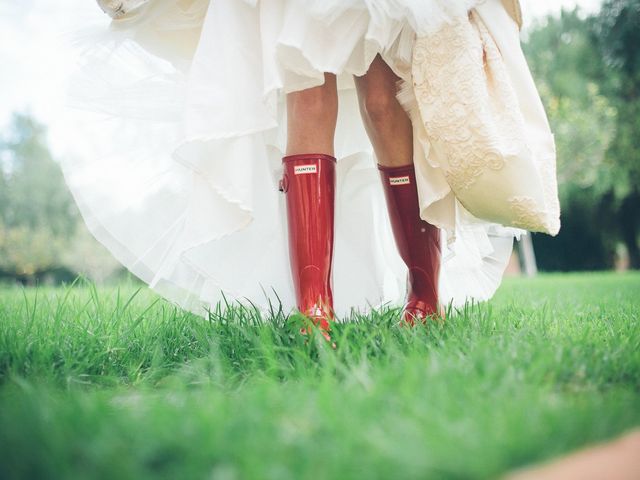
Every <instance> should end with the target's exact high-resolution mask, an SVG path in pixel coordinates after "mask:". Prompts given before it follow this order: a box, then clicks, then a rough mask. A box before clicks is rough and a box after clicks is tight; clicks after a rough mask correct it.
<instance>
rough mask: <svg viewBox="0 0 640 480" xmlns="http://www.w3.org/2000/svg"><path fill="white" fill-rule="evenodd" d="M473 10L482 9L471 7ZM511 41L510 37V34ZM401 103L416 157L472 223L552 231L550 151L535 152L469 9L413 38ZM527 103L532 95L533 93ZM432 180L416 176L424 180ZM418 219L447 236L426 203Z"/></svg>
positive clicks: (554, 202) (525, 120) (555, 211)
mask: <svg viewBox="0 0 640 480" xmlns="http://www.w3.org/2000/svg"><path fill="white" fill-rule="evenodd" d="M478 8H479V9H480V8H482V7H478ZM516 41H517V38H516ZM412 81H413V83H412V85H411V86H410V87H411V88H409V87H408V86H405V89H404V92H403V93H402V99H403V101H404V103H405V104H406V105H407V106H408V108H409V110H410V112H411V115H412V118H413V123H414V130H415V134H416V137H417V138H418V140H419V142H420V143H421V144H422V145H421V146H422V149H423V150H424V152H425V156H424V161H425V162H427V163H428V164H429V166H430V167H433V168H435V169H436V170H437V172H438V173H439V174H441V175H443V176H444V178H445V180H446V183H447V184H448V186H449V188H450V189H451V192H452V193H453V194H454V195H455V199H456V201H457V202H459V203H460V204H461V205H462V206H463V207H464V208H465V209H466V210H467V211H468V212H469V213H471V214H472V215H473V216H475V217H476V218H477V219H479V220H484V221H487V222H491V223H496V224H500V225H502V226H504V227H514V228H519V229H526V230H530V231H535V232H545V233H549V234H552V235H555V234H556V233H557V232H558V230H559V227H560V223H559V204H558V199H557V185H556V182H555V151H554V150H553V149H552V148H551V149H549V148H547V150H546V151H545V150H542V151H541V149H540V146H538V145H535V144H534V142H535V138H533V137H531V136H530V135H529V134H528V128H527V124H531V123H532V122H534V123H536V128H537V129H538V130H541V129H540V126H542V130H546V134H547V135H548V137H549V140H548V141H547V142H546V145H547V146H553V139H552V135H551V132H550V130H549V128H548V124H547V123H546V118H542V119H541V118H538V117H534V118H531V116H529V117H527V114H526V111H527V110H526V109H525V108H523V105H521V104H520V101H523V102H525V101H527V102H529V101H531V99H530V96H529V97H525V98H518V95H517V93H516V90H515V89H514V86H513V82H512V78H511V77H510V74H509V71H508V68H507V65H506V63H505V59H504V58H503V55H502V54H501V51H500V48H499V47H498V45H497V44H496V40H495V39H494V37H493V36H492V35H491V33H490V32H489V30H488V29H487V26H486V25H485V23H484V22H483V20H482V19H481V18H480V16H479V14H478V12H477V11H476V10H472V11H471V12H470V13H469V15H468V16H467V15H465V16H460V17H459V18H458V19H456V21H455V22H451V23H445V24H443V25H442V27H441V28H440V30H438V31H437V32H435V33H433V34H429V35H424V36H420V37H418V38H417V40H416V43H415V45H414V51H413V64H412ZM534 97H535V98H534V100H535V99H537V94H535V92H534ZM431 182H433V180H432V179H424V181H423V183H424V184H425V185H429V183H431ZM429 196H430V195H429V192H427V191H426V189H425V192H424V195H423V197H424V198H427V200H426V202H425V205H423V216H425V217H426V219H427V220H429V221H432V222H435V223H436V224H438V225H440V226H441V227H442V228H445V229H447V230H448V232H449V236H450V237H455V235H456V232H455V228H454V226H453V224H452V223H451V222H450V220H449V219H446V220H444V219H442V218H440V217H441V215H439V214H438V212H437V211H436V209H434V208H433V206H434V204H435V201H430V200H429Z"/></svg>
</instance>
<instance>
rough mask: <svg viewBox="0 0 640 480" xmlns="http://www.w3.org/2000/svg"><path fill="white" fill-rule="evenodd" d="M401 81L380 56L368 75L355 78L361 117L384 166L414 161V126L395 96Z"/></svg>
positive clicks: (380, 162) (400, 164)
mask: <svg viewBox="0 0 640 480" xmlns="http://www.w3.org/2000/svg"><path fill="white" fill-rule="evenodd" d="M398 80H400V79H399V78H398V77H397V76H396V74H395V73H393V71H392V70H391V68H390V67H389V66H388V65H387V64H386V63H385V62H384V60H382V57H380V55H378V56H377V57H376V58H375V60H374V61H373V63H372V64H371V66H370V67H369V71H368V72H367V73H366V74H364V75H363V76H362V77H355V81H356V88H357V90H358V99H359V101H360V112H361V114H362V119H363V120H364V125H365V128H366V130H367V133H368V135H369V138H370V139H371V143H372V144H373V149H374V151H375V152H376V157H377V158H378V163H379V164H380V165H383V166H385V167H397V166H402V165H409V164H411V163H412V162H413V129H412V127H411V120H410V119H409V116H408V115H407V113H406V112H405V110H404V109H403V108H402V105H400V102H399V101H398V99H397V98H396V93H397V91H398V87H397V83H398Z"/></svg>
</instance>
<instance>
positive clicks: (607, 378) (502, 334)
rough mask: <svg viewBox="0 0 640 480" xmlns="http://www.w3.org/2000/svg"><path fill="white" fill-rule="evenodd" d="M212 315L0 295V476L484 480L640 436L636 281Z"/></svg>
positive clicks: (109, 300) (145, 296)
mask: <svg viewBox="0 0 640 480" xmlns="http://www.w3.org/2000/svg"><path fill="white" fill-rule="evenodd" d="M397 315H398V312H397V311H387V312H382V313H380V314H377V315H372V316H369V317H363V318H353V319H351V320H350V321H349V322H347V323H345V324H341V325H337V326H336V327H335V329H334V338H335V341H336V343H337V345H338V346H337V349H336V350H332V349H331V348H330V347H329V346H328V345H327V344H326V343H325V342H324V341H323V340H321V339H320V338H318V337H319V336H316V337H315V338H312V341H310V342H308V343H307V344H305V341H304V339H303V338H302V337H301V336H300V335H298V333H297V332H298V330H299V328H300V319H295V318H293V319H289V320H287V319H285V318H283V317H282V316H275V317H273V318H269V319H265V320H264V321H260V320H259V319H258V318H257V316H256V315H255V314H254V313H252V312H248V311H241V310H236V311H233V312H228V313H227V314H225V315H224V316H222V315H214V318H212V319H211V320H210V321H206V320H203V319H201V318H199V317H195V316H193V315H191V314H187V313H184V312H182V311H179V310H177V309H175V308H174V307H172V306H171V305H169V304H167V303H166V302H164V301H162V300H158V299H157V298H156V297H155V296H154V295H153V294H151V293H149V292H148V291H147V290H146V289H145V290H142V291H139V292H138V293H137V294H135V288H134V287H123V288H121V289H120V290H116V289H95V288H92V287H91V286H90V285H89V286H88V285H82V286H76V287H74V288H71V289H66V290H65V289H50V288H40V289H37V290H35V289H27V290H22V289H18V288H4V289H1V290H0V478H2V479H4V478H11V479H14V478H15V479H20V478H60V479H65V478H74V479H76V478H77V479H82V478H113V479H127V478H131V479H145V478H166V479H200V478H202V479H221V480H222V479H245V478H247V479H253V478H274V479H278V480H281V479H304V478H310V479H311V478H313V479H322V478H339V479H344V478H367V479H372V478H394V479H395V478H448V479H462V478H496V477H498V476H500V475H501V474H503V473H504V472H507V471H509V470H511V469H513V468H517V467H520V466H523V465H526V464H529V463H533V462H539V461H543V460H546V459H549V458H552V457H554V456H556V455H560V454H563V453H565V452H569V451H571V450H573V449H575V448H578V447H581V446H583V445H586V444H589V443H591V442H595V441H600V440H605V439H609V438H612V437H614V436H616V435H618V434H620V433H622V432H625V431H627V430H629V429H631V428H633V427H635V426H638V425H640V329H639V327H638V318H639V317H640V275H639V274H637V273H634V274H624V275H622V274H620V275H618V274H611V273H609V274H604V273H603V274H582V275H573V274H572V275H542V276H540V277H538V278H536V279H532V280H525V279H519V280H512V279H508V280H507V281H505V283H504V285H503V286H502V287H501V289H500V291H499V292H498V294H497V295H496V297H495V298H494V299H493V300H492V301H491V302H489V303H487V304H481V305H473V306H469V307H467V308H465V309H462V310H461V311H458V312H456V313H452V314H451V315H450V316H449V318H448V321H447V322H446V323H445V324H444V325H442V326H437V325H434V326H431V327H430V328H429V329H425V328H415V329H409V328H399V327H397V326H396V322H397Z"/></svg>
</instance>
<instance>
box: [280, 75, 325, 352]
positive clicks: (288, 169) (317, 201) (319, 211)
mask: <svg viewBox="0 0 640 480" xmlns="http://www.w3.org/2000/svg"><path fill="white" fill-rule="evenodd" d="M287 114H288V139H287V155H286V156H285V157H284V158H283V159H282V164H283V177H282V181H281V183H280V189H281V191H282V192H284V193H285V195H286V205H287V224H288V231H289V260H290V266H291V274H292V279H293V285H294V289H295V294H296V303H297V306H298V310H299V311H300V312H301V313H302V314H303V315H305V316H307V317H308V318H310V319H311V320H312V321H313V323H314V324H315V325H317V326H318V327H319V328H320V331H321V332H322V334H323V335H324V337H325V339H327V340H330V336H329V333H328V331H329V330H330V322H331V321H332V320H333V292H332V278H331V277H332V275H331V268H332V261H333V227H334V211H335V207H334V203H335V187H336V159H335V158H334V146H333V142H334V137H335V129H336V122H337V118H338V93H337V88H336V77H335V75H331V74H325V83H324V84H323V85H321V86H319V87H315V88H309V89H307V90H303V91H300V92H294V93H290V94H289V95H288V96H287ZM302 332H303V333H306V332H307V330H306V328H303V329H302Z"/></svg>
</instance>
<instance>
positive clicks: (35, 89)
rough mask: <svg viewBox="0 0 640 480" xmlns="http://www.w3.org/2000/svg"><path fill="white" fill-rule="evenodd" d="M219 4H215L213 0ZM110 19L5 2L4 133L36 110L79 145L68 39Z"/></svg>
mask: <svg viewBox="0 0 640 480" xmlns="http://www.w3.org/2000/svg"><path fill="white" fill-rule="evenodd" d="M213 1H215V0H213ZM601 3H602V0H523V1H522V7H523V11H524V16H525V23H526V25H531V22H532V20H533V19H535V18H539V17H541V16H544V15H547V14H549V13H554V14H557V13H558V12H559V11H560V9H561V8H563V7H564V8H573V7H574V6H576V5H577V6H580V7H581V8H582V9H584V10H585V11H586V12H593V11H597V10H598V8H599V6H600V5H601ZM95 23H97V24H101V25H107V24H108V23H109V18H108V17H107V16H106V15H105V14H104V13H103V12H102V11H101V10H100V9H99V8H98V6H97V4H96V3H95V1H94V0H55V1H52V0H20V1H0V129H1V128H4V127H5V126H6V125H7V123H8V121H9V119H10V118H11V114H12V112H15V111H28V112H31V113H32V114H33V115H34V116H35V117H36V118H38V119H39V120H40V121H41V122H43V123H45V124H47V125H48V126H49V129H50V133H49V139H50V142H51V146H52V149H53V150H54V153H55V152H56V151H59V150H60V147H63V146H64V145H68V144H69V142H73V141H74V132H72V131H69V130H68V128H66V127H64V125H65V122H56V119H60V118H61V117H63V116H64V110H65V95H66V86H65V85H66V77H67V74H68V72H69V71H71V70H72V67H73V55H72V50H71V48H70V46H69V45H68V42H67V39H68V36H69V35H70V33H71V32H73V31H74V30H81V29H83V28H84V27H86V26H87V25H89V24H95Z"/></svg>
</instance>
